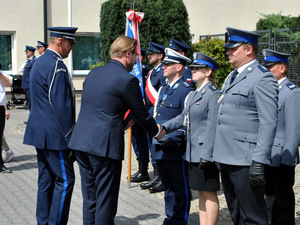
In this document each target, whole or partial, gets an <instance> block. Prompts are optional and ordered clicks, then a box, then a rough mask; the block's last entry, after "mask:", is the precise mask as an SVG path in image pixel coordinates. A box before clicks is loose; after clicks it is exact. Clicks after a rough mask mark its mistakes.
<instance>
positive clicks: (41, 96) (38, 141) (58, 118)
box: [24, 27, 77, 225]
mask: <svg viewBox="0 0 300 225" xmlns="http://www.w3.org/2000/svg"><path fill="white" fill-rule="evenodd" d="M48 30H50V39H49V42H50V45H49V48H48V49H47V50H46V52H45V53H44V54H43V55H41V56H40V57H39V58H38V59H37V61H36V62H35V64H34V66H33V68H32V70H31V73H30V82H29V84H30V90H31V100H32V108H31V112H30V114H29V119H28V123H27V127H26V131H25V135H24V144H28V145H32V146H34V147H35V148H36V151H37V163H38V172H39V175H38V196H37V207H36V218H37V223H38V224H60V225H63V224H67V222H68V216H69V209H70V203H71V196H72V192H73V187H74V182H75V175H74V169H73V162H74V159H73V157H71V156H72V152H71V151H70V150H69V149H68V143H69V140H70V136H71V135H70V134H71V132H72V129H73V126H74V124H75V105H74V103H75V101H74V99H75V93H74V88H73V83H72V80H71V77H69V73H68V69H67V67H66V65H65V64H64V62H63V59H64V58H67V57H68V55H69V53H70V51H71V50H73V45H74V44H76V42H75V36H74V34H75V32H76V30H77V28H76V27H51V28H48Z"/></svg>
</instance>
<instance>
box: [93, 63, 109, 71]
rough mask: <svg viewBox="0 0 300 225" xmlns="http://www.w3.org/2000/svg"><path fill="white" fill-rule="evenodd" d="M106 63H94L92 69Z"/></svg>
mask: <svg viewBox="0 0 300 225" xmlns="http://www.w3.org/2000/svg"><path fill="white" fill-rule="evenodd" d="M104 65H105V63H104V62H97V63H96V64H93V65H91V66H90V70H92V69H94V68H96V67H99V66H104Z"/></svg>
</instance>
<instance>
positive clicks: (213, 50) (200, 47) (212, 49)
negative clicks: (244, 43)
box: [192, 38, 233, 89]
mask: <svg viewBox="0 0 300 225" xmlns="http://www.w3.org/2000/svg"><path fill="white" fill-rule="evenodd" d="M224 44H225V41H224V40H222V39H219V38H213V39H203V40H200V42H199V43H197V44H193V45H192V51H193V52H201V53H204V54H206V55H208V56H210V57H212V58H213V59H214V60H216V61H217V62H218V63H219V64H220V68H219V69H217V70H216V71H215V77H216V82H217V86H218V88H219V89H221V87H222V85H223V83H224V81H225V79H226V77H227V75H228V74H229V73H230V71H232V70H233V66H232V65H230V64H229V62H228V60H226V59H225V51H224V48H223V45H224Z"/></svg>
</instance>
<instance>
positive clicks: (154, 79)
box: [140, 42, 166, 193]
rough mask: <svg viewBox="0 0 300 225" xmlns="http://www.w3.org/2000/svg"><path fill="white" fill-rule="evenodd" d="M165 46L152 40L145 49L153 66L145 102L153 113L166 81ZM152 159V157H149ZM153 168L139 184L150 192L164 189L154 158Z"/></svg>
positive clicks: (147, 84) (149, 143) (149, 139)
mask: <svg viewBox="0 0 300 225" xmlns="http://www.w3.org/2000/svg"><path fill="white" fill-rule="evenodd" d="M164 49H165V47H164V46H162V45H159V44H156V43H154V42H149V48H148V50H147V53H148V60H149V63H150V64H151V65H152V66H153V68H152V70H150V72H149V75H148V77H147V79H146V88H145V102H146V107H147V109H148V110H149V113H150V114H151V115H153V109H154V105H155V101H156V99H157V98H158V90H159V88H160V87H161V86H162V85H164V84H165V83H166V78H165V77H164V76H163V70H162V64H161V62H162V61H163V58H164V54H165V53H164ZM151 144H152V138H151V137H149V136H148V149H150V148H151ZM151 159H152V158H151ZM151 162H152V166H153V169H154V176H153V179H152V180H150V181H149V182H147V183H143V184H141V185H140V187H141V188H142V189H149V191H150V193H156V192H161V191H164V185H163V184H162V182H161V179H160V177H159V173H158V169H157V166H156V162H155V160H153V159H152V160H151Z"/></svg>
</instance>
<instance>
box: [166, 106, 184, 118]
mask: <svg viewBox="0 0 300 225" xmlns="http://www.w3.org/2000/svg"><path fill="white" fill-rule="evenodd" d="M165 106H166V109H167V110H168V117H169V118H172V117H175V116H177V115H178V114H179V113H180V112H181V111H180V107H179V103H177V102H165Z"/></svg>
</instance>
